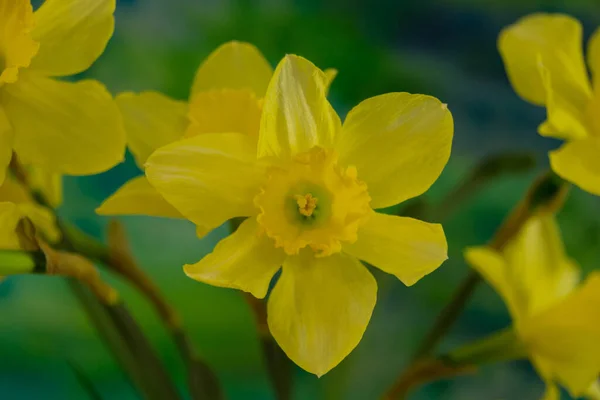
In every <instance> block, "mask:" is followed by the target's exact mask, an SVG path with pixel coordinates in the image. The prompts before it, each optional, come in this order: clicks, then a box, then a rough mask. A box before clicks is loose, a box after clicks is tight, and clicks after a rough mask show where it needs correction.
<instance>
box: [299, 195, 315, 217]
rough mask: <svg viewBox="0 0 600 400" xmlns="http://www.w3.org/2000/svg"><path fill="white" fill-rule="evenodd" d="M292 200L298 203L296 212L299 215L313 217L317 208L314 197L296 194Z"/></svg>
mask: <svg viewBox="0 0 600 400" xmlns="http://www.w3.org/2000/svg"><path fill="white" fill-rule="evenodd" d="M294 199H296V203H298V211H299V212H300V214H302V215H304V216H305V217H310V216H312V215H313V212H314V211H315V209H316V208H317V202H318V199H317V198H316V197H313V195H312V194H310V193H307V194H305V195H304V196H303V195H300V194H297V195H295V196H294Z"/></svg>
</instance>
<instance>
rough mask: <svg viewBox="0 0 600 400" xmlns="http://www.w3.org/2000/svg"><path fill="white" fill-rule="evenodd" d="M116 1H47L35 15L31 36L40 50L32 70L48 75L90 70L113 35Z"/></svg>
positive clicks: (32, 64) (64, 74)
mask: <svg viewBox="0 0 600 400" xmlns="http://www.w3.org/2000/svg"><path fill="white" fill-rule="evenodd" d="M115 6H116V0H46V1H45V2H44V3H43V4H42V5H41V6H40V8H39V9H38V10H37V11H36V12H35V28H34V30H33V32H32V36H33V38H34V39H35V40H37V41H39V42H40V50H39V52H38V54H37V56H36V57H35V58H34V59H33V61H32V63H31V68H32V69H36V70H38V71H40V72H42V73H44V74H46V75H51V76H66V75H73V74H77V73H79V72H82V71H85V70H86V69H88V68H89V67H90V66H91V65H92V64H93V63H94V61H96V59H97V58H98V57H100V55H101V54H102V52H103V51H104V48H105V47H106V44H107V43H108V40H109V39H110V37H111V36H112V34H113V30H114V25H115V20H114V17H113V13H114V12H115Z"/></svg>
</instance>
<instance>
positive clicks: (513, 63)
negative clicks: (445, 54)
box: [498, 14, 600, 195]
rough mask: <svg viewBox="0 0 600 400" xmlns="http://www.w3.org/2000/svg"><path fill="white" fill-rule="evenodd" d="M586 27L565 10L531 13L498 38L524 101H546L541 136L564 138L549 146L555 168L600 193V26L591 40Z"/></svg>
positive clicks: (502, 52) (506, 29)
mask: <svg viewBox="0 0 600 400" xmlns="http://www.w3.org/2000/svg"><path fill="white" fill-rule="evenodd" d="M588 46H589V47H588V64H589V67H590V70H591V73H592V76H593V83H594V84H593V86H592V84H591V82H590V77H589V76H588V72H587V70H586V66H585V60H584V57H583V50H582V28H581V24H580V23H579V21H577V20H576V19H574V18H572V17H570V16H567V15H561V14H533V15H530V16H527V17H524V18H522V19H521V20H519V21H518V22H517V23H515V24H514V25H511V26H509V27H507V28H505V29H504V30H503V31H502V33H501V34H500V37H499V39H498V48H499V50H500V54H501V55H502V58H503V60H504V65H505V66H506V71H507V73H508V77H509V79H510V81H511V83H512V86H513V88H514V89H515V91H516V92H517V93H518V94H519V96H521V97H522V98H523V99H525V100H526V101H529V102H531V103H533V104H536V105H540V106H545V107H546V110H547V119H546V121H545V122H544V123H543V124H541V125H540V126H539V128H538V131H539V133H540V134H541V135H543V136H551V137H555V138H558V139H564V140H565V141H566V143H565V144H564V145H563V146H562V147H561V148H560V149H558V150H555V151H552V152H550V163H551V165H552V169H553V170H554V171H555V172H556V173H557V174H558V175H560V176H561V177H563V178H565V179H567V180H569V181H571V182H573V183H575V184H576V185H578V186H579V187H581V188H582V189H584V190H586V191H588V192H590V193H594V194H596V195H600V157H598V155H600V29H598V30H597V31H596V33H595V34H594V35H593V36H592V38H591V39H590V41H589V45H588Z"/></svg>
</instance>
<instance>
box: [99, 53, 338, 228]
mask: <svg viewBox="0 0 600 400" xmlns="http://www.w3.org/2000/svg"><path fill="white" fill-rule="evenodd" d="M326 72H327V74H328V80H329V82H331V80H333V78H334V77H335V74H336V71H335V70H333V69H331V70H327V71H326ZM272 75H273V68H271V66H270V65H269V63H268V61H267V60H266V59H265V57H264V56H263V55H262V54H261V52H260V51H259V50H258V49H257V48H256V47H255V46H253V45H251V44H249V43H243V42H237V41H232V42H228V43H225V44H223V45H221V46H220V47H219V48H217V49H216V50H215V51H213V52H212V53H211V54H210V55H209V56H208V57H207V59H206V60H205V61H204V62H203V63H202V64H201V65H200V67H199V68H198V71H197V72H196V76H195V78H194V82H193V85H192V88H191V91H190V100H189V102H187V103H186V102H182V101H176V100H173V99H171V98H169V97H167V96H165V95H163V94H160V93H157V92H143V93H140V94H134V93H123V94H121V95H119V96H117V104H118V105H119V108H120V110H121V113H122V115H123V119H124V122H125V128H126V133H127V138H128V145H129V149H130V150H131V152H132V153H133V155H134V158H135V161H136V163H137V165H138V166H139V167H140V168H141V169H142V170H143V169H144V163H145V162H146V160H147V159H148V157H149V156H150V154H152V152H154V151H155V150H156V149H158V148H159V147H161V146H164V145H167V144H169V143H172V142H174V141H176V140H179V139H182V138H184V137H192V136H195V135H198V134H202V133H227V132H238V133H243V134H246V135H248V136H250V137H251V138H253V139H254V140H257V139H258V129H259V123H260V116H261V112H262V104H263V97H264V95H265V92H266V90H267V85H268V84H269V80H270V79H271V76H272ZM96 211H97V212H98V213H99V214H101V215H149V216H156V217H167V218H183V216H182V215H181V214H180V213H179V212H178V211H177V210H176V209H175V208H173V206H171V205H170V204H169V203H168V202H166V201H165V200H164V199H163V198H162V196H161V195H160V194H159V193H158V192H157V191H156V189H154V188H153V187H152V186H151V185H150V184H149V183H148V180H147V179H146V177H145V176H140V177H137V178H134V179H131V180H130V181H129V182H127V183H125V184H124V185H123V186H122V187H121V188H120V189H118V190H117V192H115V193H114V194H113V195H112V196H111V197H109V198H108V199H107V200H106V201H104V203H103V204H102V205H101V206H100V207H99V208H98V209H97V210H96ZM205 233H207V229H206V228H203V227H202V226H199V227H198V234H199V235H200V236H202V235H204V234H205Z"/></svg>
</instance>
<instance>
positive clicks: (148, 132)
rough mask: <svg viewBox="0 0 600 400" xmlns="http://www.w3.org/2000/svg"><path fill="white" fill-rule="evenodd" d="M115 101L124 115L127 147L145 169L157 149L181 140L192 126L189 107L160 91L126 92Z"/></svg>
mask: <svg viewBox="0 0 600 400" xmlns="http://www.w3.org/2000/svg"><path fill="white" fill-rule="evenodd" d="M115 100H116V102H117V105H118V106H119V110H120V111H121V115H122V116H123V124H124V125H125V133H126V134H127V144H128V146H129V149H130V150H131V152H132V153H133V156H134V158H135V161H136V163H137V164H138V166H139V167H140V168H142V169H143V167H144V163H145V162H146V160H147V159H148V157H149V156H150V154H152V153H153V152H154V150H156V149H158V148H159V147H162V146H165V145H167V144H169V143H173V142H174V141H176V140H179V139H181V138H182V137H183V135H184V133H185V130H186V129H187V126H188V124H189V121H188V119H187V112H188V106H187V104H186V103H185V102H182V101H177V100H173V99H171V98H169V97H167V96H165V95H163V94H161V93H158V92H142V93H139V94H136V93H131V92H126V93H121V94H119V95H118V96H117V97H116V99H115Z"/></svg>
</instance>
